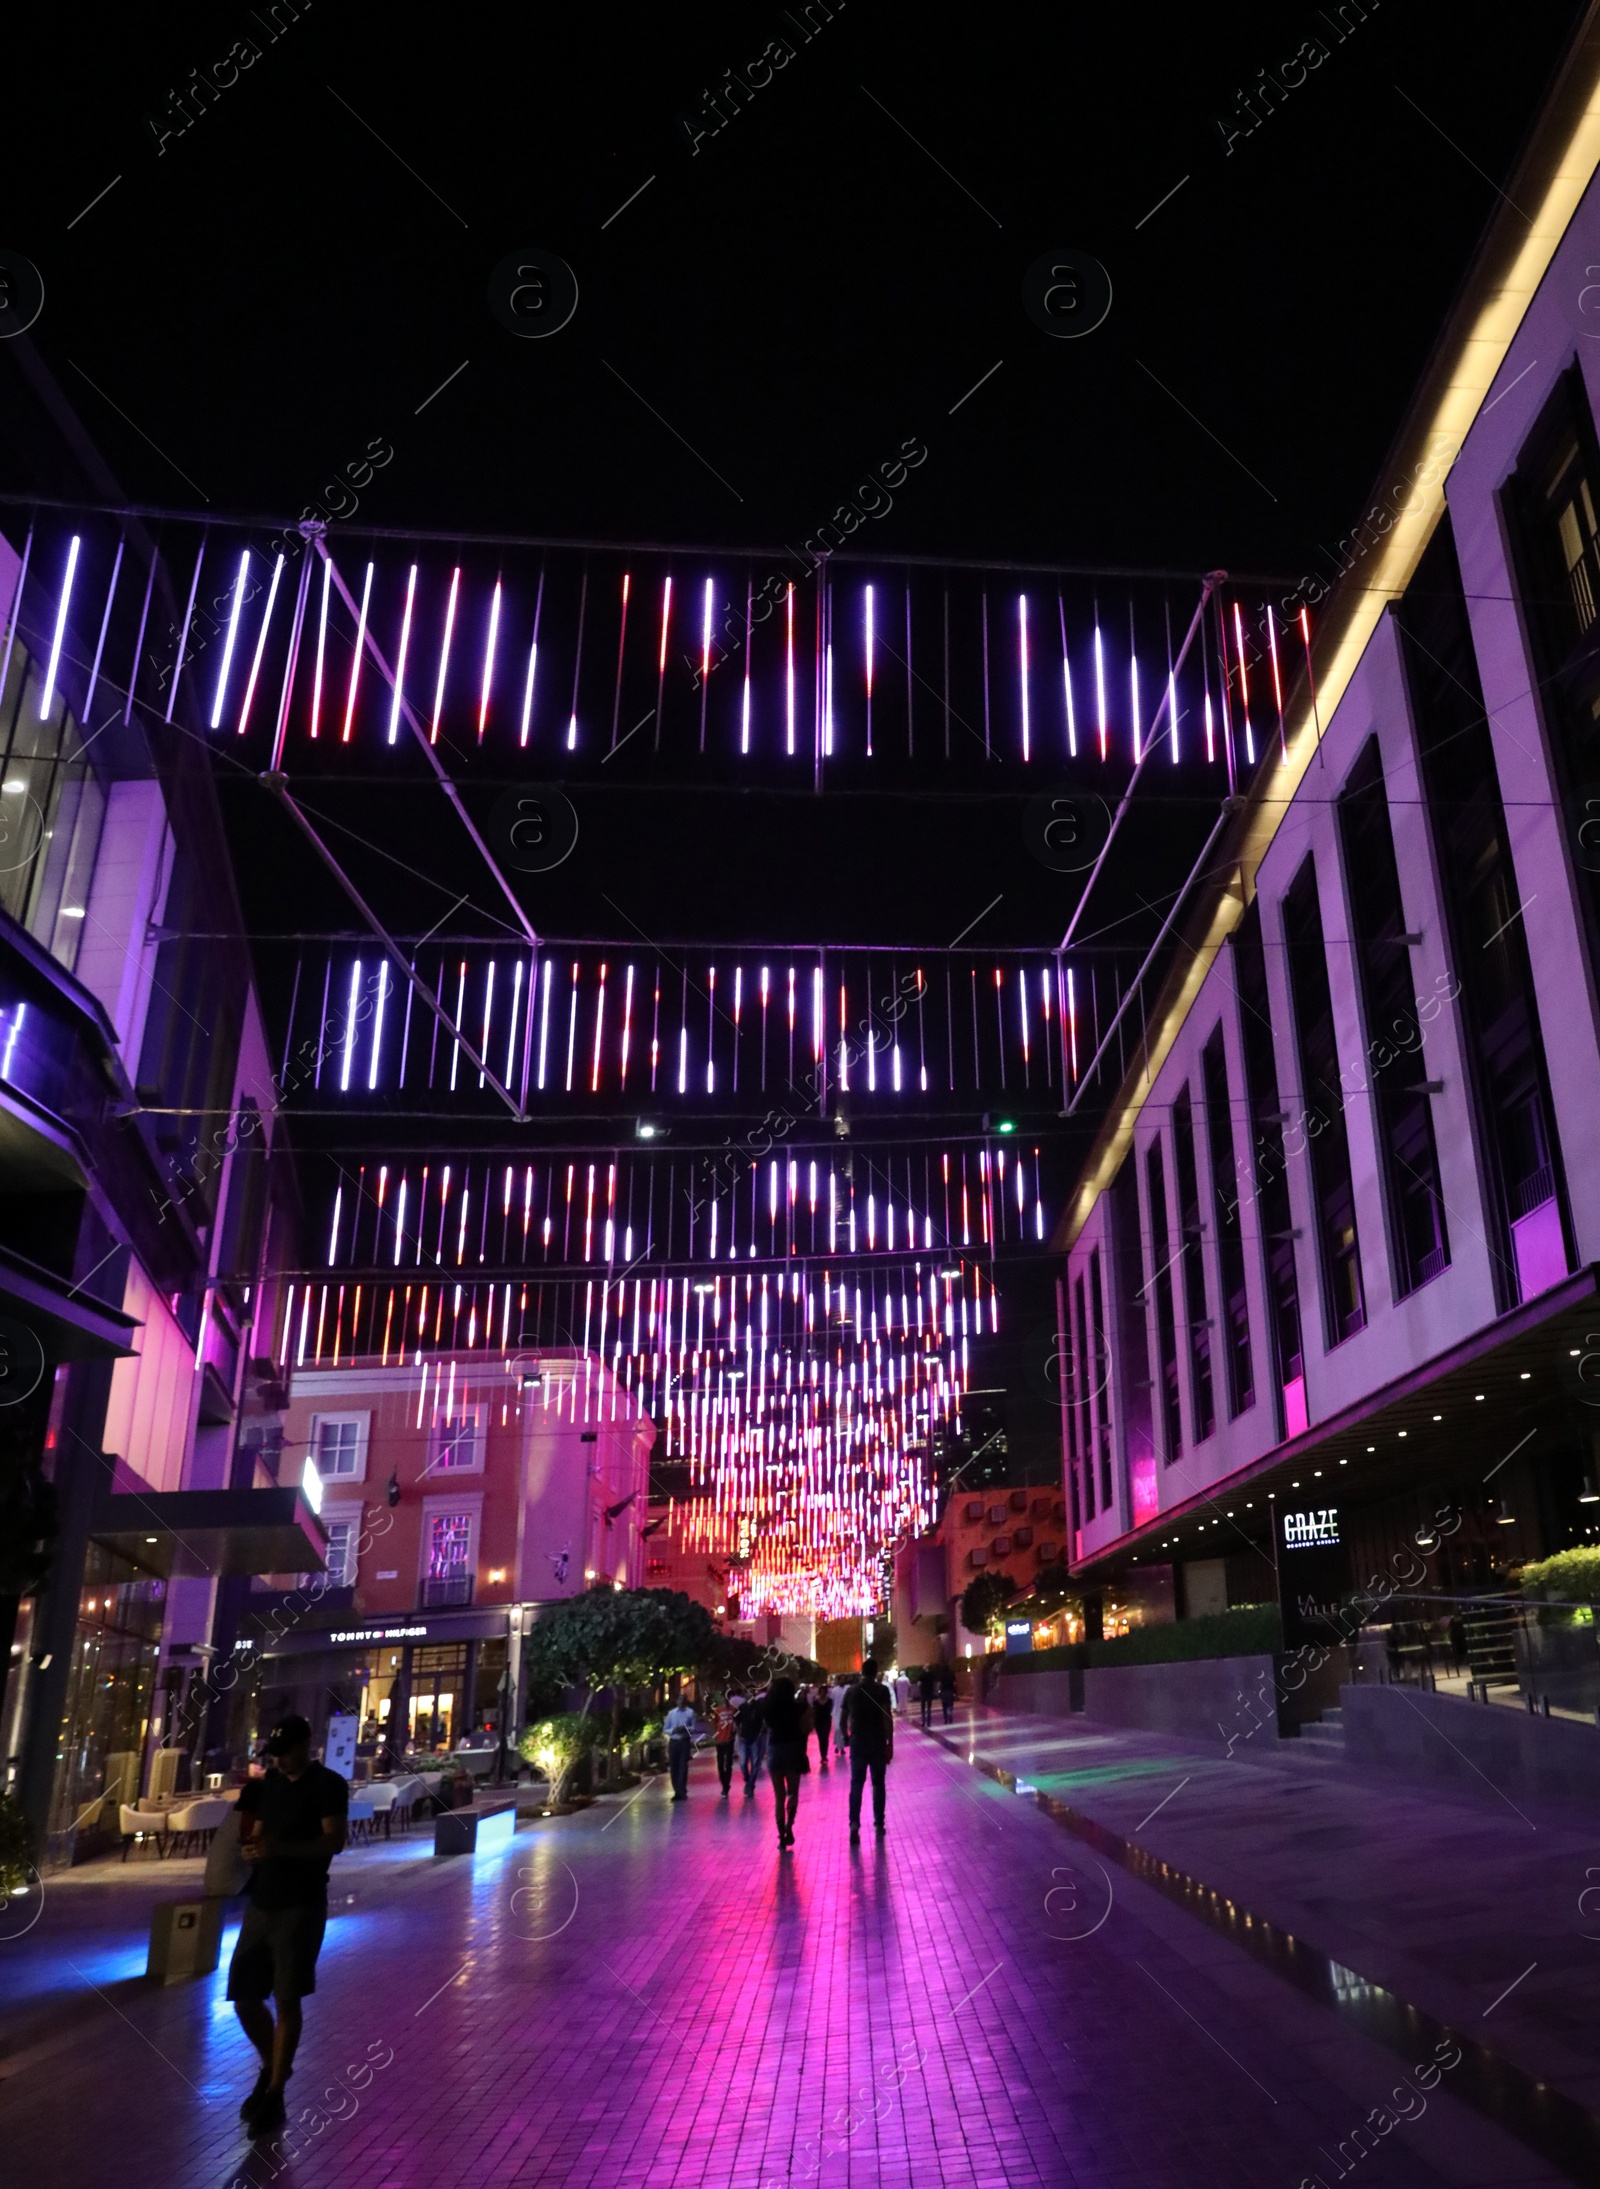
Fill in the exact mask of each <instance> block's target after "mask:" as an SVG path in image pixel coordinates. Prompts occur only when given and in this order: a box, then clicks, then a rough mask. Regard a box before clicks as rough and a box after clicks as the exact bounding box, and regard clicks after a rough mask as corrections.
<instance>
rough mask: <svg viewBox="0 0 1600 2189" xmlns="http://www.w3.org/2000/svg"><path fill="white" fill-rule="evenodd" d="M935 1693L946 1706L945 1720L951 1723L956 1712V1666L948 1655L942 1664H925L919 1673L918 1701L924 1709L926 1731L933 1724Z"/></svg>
mask: <svg viewBox="0 0 1600 2189" xmlns="http://www.w3.org/2000/svg"><path fill="white" fill-rule="evenodd" d="M935 1693H937V1695H938V1697H939V1701H940V1703H941V1704H942V1705H943V1708H944V1722H945V1724H946V1725H949V1724H950V1723H951V1721H952V1720H953V1719H954V1717H955V1714H956V1668H955V1666H954V1665H953V1664H951V1662H950V1660H949V1658H948V1657H947V1658H946V1659H945V1661H944V1662H943V1664H941V1665H937V1666H936V1665H924V1666H923V1668H922V1670H921V1671H920V1672H919V1673H918V1675H917V1702H918V1704H919V1706H920V1707H921V1711H922V1730H923V1732H924V1733H926V1732H927V1731H928V1729H929V1727H930V1726H931V1725H932V1724H933V1698H934V1695H935Z"/></svg>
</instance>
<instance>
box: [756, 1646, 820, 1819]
mask: <svg viewBox="0 0 1600 2189" xmlns="http://www.w3.org/2000/svg"><path fill="white" fill-rule="evenodd" d="M809 1716H810V1705H809V1704H808V1703H806V1702H805V1701H803V1700H802V1698H801V1696H800V1694H799V1693H798V1691H797V1690H796V1688H795V1684H794V1682H793V1680H787V1679H783V1678H781V1677H780V1678H778V1679H776V1680H774V1681H773V1683H772V1685H771V1687H770V1688H769V1689H768V1690H767V1705H766V1733H767V1738H768V1741H769V1743H770V1746H769V1749H768V1755H767V1769H768V1770H769V1771H770V1772H771V1773H772V1791H773V1795H774V1797H775V1799H776V1802H777V1808H778V1845H779V1847H780V1848H788V1847H792V1846H793V1845H794V1818H795V1811H796V1810H797V1809H798V1808H799V1806H800V1781H801V1779H802V1777H803V1776H804V1775H805V1773H806V1772H807V1771H809V1770H810V1769H811V1764H810V1761H809V1759H808V1757H807V1755H806V1734H807V1723H806V1721H807V1719H808V1718H809Z"/></svg>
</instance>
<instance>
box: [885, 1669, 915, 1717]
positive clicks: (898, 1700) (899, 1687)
mask: <svg viewBox="0 0 1600 2189" xmlns="http://www.w3.org/2000/svg"><path fill="white" fill-rule="evenodd" d="M889 1685H890V1686H891V1687H892V1688H893V1690H894V1707H895V1711H896V1713H897V1715H898V1716H900V1717H902V1718H903V1717H904V1716H905V1714H906V1712H907V1711H908V1710H909V1709H910V1708H911V1682H910V1681H909V1680H908V1679H907V1678H906V1676H905V1674H904V1673H903V1672H896V1674H895V1676H894V1678H893V1679H892V1680H891V1681H890V1682H889Z"/></svg>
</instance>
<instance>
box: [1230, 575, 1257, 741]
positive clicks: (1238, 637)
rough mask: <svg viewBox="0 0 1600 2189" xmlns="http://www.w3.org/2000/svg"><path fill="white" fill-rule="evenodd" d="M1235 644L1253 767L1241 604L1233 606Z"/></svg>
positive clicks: (1241, 700)
mask: <svg viewBox="0 0 1600 2189" xmlns="http://www.w3.org/2000/svg"><path fill="white" fill-rule="evenodd" d="M1233 643H1234V647H1235V649H1236V651H1237V653H1238V656H1239V699H1240V702H1241V704H1242V706H1243V708H1244V756H1245V759H1246V760H1247V761H1248V762H1249V763H1250V765H1251V766H1252V767H1253V766H1254V765H1255V757H1256V739H1255V731H1254V730H1253V729H1252V728H1251V726H1250V674H1249V671H1248V670H1247V669H1246V668H1245V665H1244V619H1243V617H1242V616H1241V615H1240V613H1239V603H1238V602H1237V601H1235V602H1234V604H1233Z"/></svg>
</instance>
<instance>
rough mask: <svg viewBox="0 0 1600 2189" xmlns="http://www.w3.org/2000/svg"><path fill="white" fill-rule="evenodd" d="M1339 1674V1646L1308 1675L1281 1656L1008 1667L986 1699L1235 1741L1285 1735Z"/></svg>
mask: <svg viewBox="0 0 1600 2189" xmlns="http://www.w3.org/2000/svg"><path fill="white" fill-rule="evenodd" d="M1286 1662H1287V1665H1288V1670H1287V1672H1286V1671H1285V1666H1286ZM1343 1676H1344V1674H1343V1660H1342V1653H1340V1652H1335V1653H1334V1654H1333V1655H1331V1656H1330V1657H1329V1659H1328V1662H1327V1663H1326V1664H1325V1665H1324V1666H1323V1667H1322V1669H1321V1671H1320V1672H1317V1673H1310V1674H1307V1673H1305V1672H1304V1671H1303V1668H1301V1667H1300V1666H1299V1665H1298V1664H1296V1663H1295V1662H1294V1661H1293V1660H1287V1661H1286V1660H1285V1659H1284V1658H1283V1657H1282V1656H1267V1655H1261V1656H1250V1657H1189V1658H1179V1659H1177V1660H1175V1661H1174V1662H1172V1663H1170V1664H1151V1665H1088V1666H1085V1667H1084V1668H1083V1669H1081V1670H1079V1669H1076V1668H1070V1667H1068V1668H1063V1669H1062V1670H1060V1671H1052V1672H1029V1673H1015V1674H1013V1675H1012V1676H1011V1677H1010V1678H1009V1679H1008V1678H1007V1677H1006V1676H1005V1674H1004V1673H1002V1674H1001V1676H1000V1678H999V1679H998V1680H996V1681H995V1682H994V1685H993V1688H992V1690H991V1692H990V1696H989V1700H990V1701H991V1702H992V1703H993V1705H994V1707H995V1708H996V1709H997V1710H1006V1711H1015V1712H1018V1713H1027V1714H1037V1715H1043V1716H1046V1717H1066V1716H1068V1715H1069V1714H1070V1713H1074V1712H1077V1711H1082V1713H1083V1715H1084V1716H1085V1717H1087V1718H1093V1719H1095V1720H1097V1721H1098V1722H1099V1723H1100V1724H1102V1725H1119V1726H1125V1727H1127V1728H1128V1729H1129V1730H1130V1731H1132V1730H1138V1731H1140V1732H1145V1733H1177V1734H1181V1735H1184V1736H1185V1737H1187V1738H1189V1739H1192V1740H1213V1739H1218V1738H1220V1739H1221V1740H1222V1741H1223V1742H1224V1743H1227V1742H1229V1741H1231V1742H1232V1743H1233V1745H1234V1746H1237V1745H1238V1744H1239V1743H1240V1742H1241V1741H1244V1740H1248V1739H1250V1738H1252V1737H1253V1736H1254V1735H1255V1734H1257V1733H1259V1732H1261V1731H1263V1730H1265V1731H1266V1732H1267V1734H1268V1736H1269V1738H1286V1737H1292V1736H1293V1735H1294V1734H1295V1733H1297V1732H1298V1730H1299V1728H1300V1727H1301V1726H1302V1725H1304V1724H1307V1723H1308V1722H1310V1721H1311V1720H1313V1719H1315V1718H1317V1717H1319V1716H1320V1715H1321V1713H1322V1712H1323V1711H1324V1710H1327V1709H1331V1708H1332V1707H1333V1705H1334V1703H1335V1702H1336V1701H1337V1700H1338V1697H1339V1693H1340V1688H1339V1682H1340V1680H1341V1678H1342V1677H1343ZM1295 1682H1298V1684H1291V1683H1295ZM1230 1752H1231V1751H1230Z"/></svg>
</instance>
